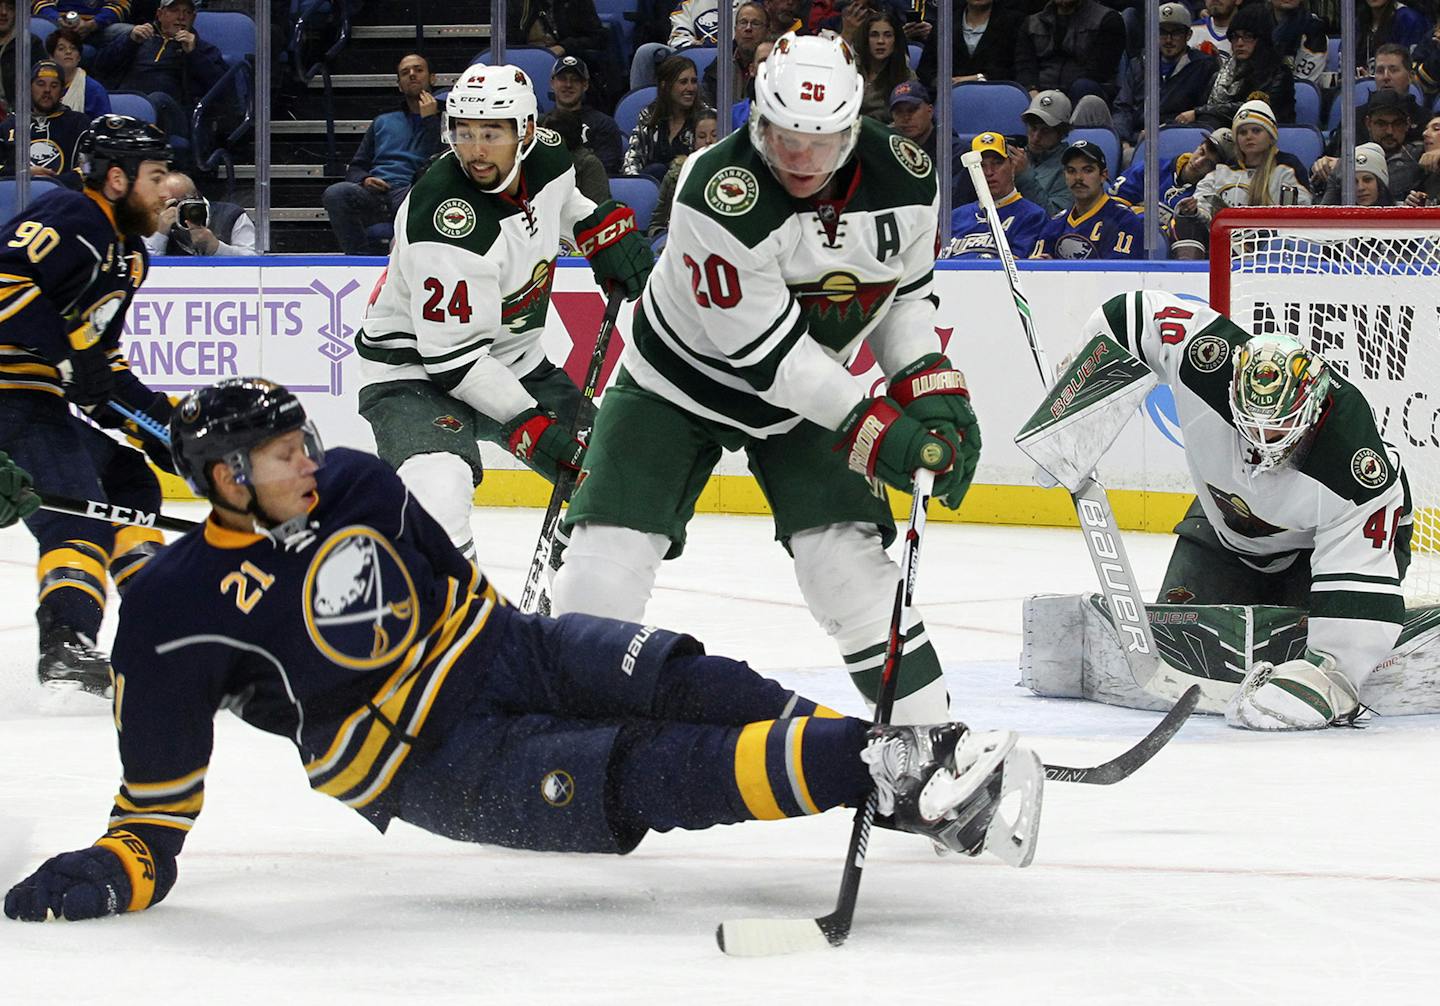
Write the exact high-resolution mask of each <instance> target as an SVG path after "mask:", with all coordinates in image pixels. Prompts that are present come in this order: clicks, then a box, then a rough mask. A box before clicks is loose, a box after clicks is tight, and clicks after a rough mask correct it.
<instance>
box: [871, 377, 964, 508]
mask: <svg viewBox="0 0 1440 1006" xmlns="http://www.w3.org/2000/svg"><path fill="white" fill-rule="evenodd" d="M890 397H891V398H893V399H895V401H896V402H898V403H899V404H900V407H901V408H902V409H904V410H905V415H907V416H909V417H910V418H911V419H914V420H916V421H917V422H919V423H920V425H922V426H924V427H925V428H926V429H927V430H930V431H931V432H932V433H936V434H938V435H940V436H941V437H944V438H945V439H946V440H948V441H950V443H952V444H954V445H955V454H956V457H955V467H956V469H957V470H958V471H959V473H960V488H959V490H958V491H954V490H952V495H953V496H954V499H955V505H956V506H958V505H959V502H960V500H961V499H963V498H964V496H965V493H966V492H967V491H968V490H969V488H970V480H971V479H973V478H974V477H975V465H976V464H977V463H979V461H980V423H979V422H978V421H977V420H976V418H975V410H974V408H972V407H971V405H970V390H969V388H967V387H966V386H965V375H964V374H962V373H960V371H958V370H956V369H955V368H954V366H953V365H951V363H950V361H949V360H948V359H946V358H945V356H944V355H943V354H941V353H927V354H925V355H924V356H922V357H920V359H918V360H916V361H915V362H914V363H912V364H910V365H909V366H908V367H903V368H901V370H900V371H899V372H898V373H896V374H895V376H894V377H892V378H890ZM947 505H948V504H947ZM951 509H954V507H952V508H951Z"/></svg>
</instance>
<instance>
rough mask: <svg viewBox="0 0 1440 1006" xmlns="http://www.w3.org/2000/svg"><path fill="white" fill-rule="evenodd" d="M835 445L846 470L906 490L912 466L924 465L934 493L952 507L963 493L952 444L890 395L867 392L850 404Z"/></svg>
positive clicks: (912, 472)
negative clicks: (871, 395)
mask: <svg viewBox="0 0 1440 1006" xmlns="http://www.w3.org/2000/svg"><path fill="white" fill-rule="evenodd" d="M835 449H836V450H843V451H845V452H846V453H847V457H846V463H847V464H848V465H849V467H850V470H851V471H854V472H858V473H860V474H861V475H865V476H867V477H870V478H878V479H880V480H881V481H882V482H884V483H885V484H886V485H890V486H894V487H895V488H896V489H899V490H901V491H903V492H910V490H911V488H912V477H913V475H914V472H915V470H916V469H917V468H928V469H930V470H931V471H933V472H934V473H935V497H936V498H937V499H939V500H941V502H943V503H944V504H945V505H946V506H948V507H950V508H951V509H952V510H953V509H955V507H958V506H959V505H960V499H961V497H963V496H964V488H962V487H961V485H960V483H959V475H958V473H957V472H956V471H955V467H954V466H955V445H954V444H952V443H951V442H950V441H948V440H946V439H945V438H944V437H943V436H939V435H936V434H934V433H931V432H930V431H929V430H927V429H925V427H924V426H922V425H921V424H920V423H918V422H916V421H915V420H913V419H911V418H910V417H909V416H907V415H905V413H904V412H902V411H901V410H900V406H899V404H898V403H896V401H895V400H894V399H893V398H867V399H865V400H864V401H862V402H861V403H860V404H859V405H857V406H855V408H853V409H851V410H850V414H849V415H848V416H846V417H845V421H844V422H843V423H841V424H840V442H839V443H838V444H836V447H835ZM951 497H953V502H952V501H951Z"/></svg>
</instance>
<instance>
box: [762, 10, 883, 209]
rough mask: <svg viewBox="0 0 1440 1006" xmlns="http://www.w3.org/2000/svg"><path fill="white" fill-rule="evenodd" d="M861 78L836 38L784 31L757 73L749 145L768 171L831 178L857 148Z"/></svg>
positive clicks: (862, 94) (846, 48)
mask: <svg viewBox="0 0 1440 1006" xmlns="http://www.w3.org/2000/svg"><path fill="white" fill-rule="evenodd" d="M864 97H865V80H864V78H863V77H861V76H860V70H859V68H858V67H857V65H856V59H855V51H854V50H853V49H851V48H850V44H849V43H848V42H846V41H845V40H844V39H843V38H841V37H840V36H839V35H805V36H796V35H795V33H794V32H786V33H785V34H784V35H781V36H780V37H779V38H778V39H776V40H775V48H774V49H772V50H771V51H770V55H769V56H768V57H766V59H765V61H764V62H763V63H761V64H760V67H759V70H758V72H757V73H756V75H755V103H754V107H753V109H752V110H751V113H750V142H751V143H752V144H753V145H754V147H755V149H756V150H757V151H759V153H760V156H761V157H763V158H764V159H765V163H766V164H768V165H769V166H770V170H771V171H785V172H788V173H790V174H799V175H817V176H822V177H821V180H820V182H819V184H817V185H815V187H814V188H815V191H819V189H820V188H821V187H822V186H823V185H824V184H825V183H826V182H828V181H829V180H830V176H831V175H833V174H834V173H835V172H836V171H837V170H838V169H839V168H840V167H841V165H843V164H844V163H845V162H846V161H847V160H849V159H850V154H851V153H852V152H853V151H854V150H855V142H856V139H857V138H858V137H859V135H860V104H861V102H862V100H863V99H864Z"/></svg>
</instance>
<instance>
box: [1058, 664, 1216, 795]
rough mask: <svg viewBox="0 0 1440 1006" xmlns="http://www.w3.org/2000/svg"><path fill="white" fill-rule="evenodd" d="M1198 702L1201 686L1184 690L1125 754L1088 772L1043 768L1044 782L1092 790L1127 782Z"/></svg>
mask: <svg viewBox="0 0 1440 1006" xmlns="http://www.w3.org/2000/svg"><path fill="white" fill-rule="evenodd" d="M1199 701H1200V686H1199V685H1191V686H1190V687H1189V688H1187V689H1186V690H1185V694H1184V695H1182V696H1180V701H1179V702H1177V703H1175V705H1173V706H1171V707H1170V711H1169V712H1168V713H1166V714H1165V717H1164V719H1162V720H1161V721H1160V722H1159V723H1157V724H1155V728H1154V729H1153V730H1151V731H1150V732H1149V733H1148V734H1146V735H1145V736H1144V737H1142V738H1141V739H1140V741H1139V743H1137V744H1135V745H1134V746H1133V747H1131V748H1130V749H1129V750H1128V751H1125V752H1124V753H1123V754H1119V755H1117V756H1115V757H1114V758H1111V759H1110V760H1109V761H1107V762H1103V763H1101V764H1099V765H1092V766H1090V767H1089V768H1071V767H1070V766H1068V765H1046V766H1045V778H1046V779H1047V780H1048V781H1050V782H1085V783H1090V784H1091V785H1092V786H1110V785H1112V784H1114V783H1117V782H1119V781H1120V780H1121V779H1128V778H1129V777H1130V776H1132V775H1134V774H1135V771H1136V770H1137V769H1139V768H1140V766H1142V765H1144V764H1145V763H1146V762H1147V761H1149V760H1150V759H1151V758H1153V757H1155V752H1157V751H1159V750H1160V749H1161V748H1163V747H1164V746H1165V745H1166V744H1169V743H1170V738H1172V737H1174V736H1175V734H1176V733H1178V732H1179V730H1180V728H1181V727H1182V726H1184V725H1185V721H1186V720H1188V719H1189V718H1190V714H1191V713H1193V712H1194V711H1195V706H1196V704H1197V703H1199Z"/></svg>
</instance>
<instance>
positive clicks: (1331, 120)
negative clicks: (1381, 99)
mask: <svg viewBox="0 0 1440 1006" xmlns="http://www.w3.org/2000/svg"><path fill="white" fill-rule="evenodd" d="M1374 90H1375V80H1374V78H1370V79H1368V80H1357V81H1356V82H1355V107H1356V108H1360V107H1361V106H1363V105H1364V104H1365V102H1366V101H1367V100H1368V99H1369V97H1370V94H1371V92H1372V91H1374ZM1410 97H1412V98H1414V99H1415V104H1416V105H1418V106H1420V107H1421V108H1424V107H1425V93H1424V92H1423V91H1421V90H1420V85H1419V84H1411V85H1410ZM1340 109H1341V105H1340V95H1339V94H1338V93H1337V94H1336V95H1335V100H1334V101H1332V102H1331V103H1330V114H1329V115H1327V116H1326V117H1325V130H1326V132H1330V131H1332V130H1336V129H1339V128H1340ZM1296 112H1297V114H1298V112H1299V107H1298V106H1297V107H1296Z"/></svg>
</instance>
